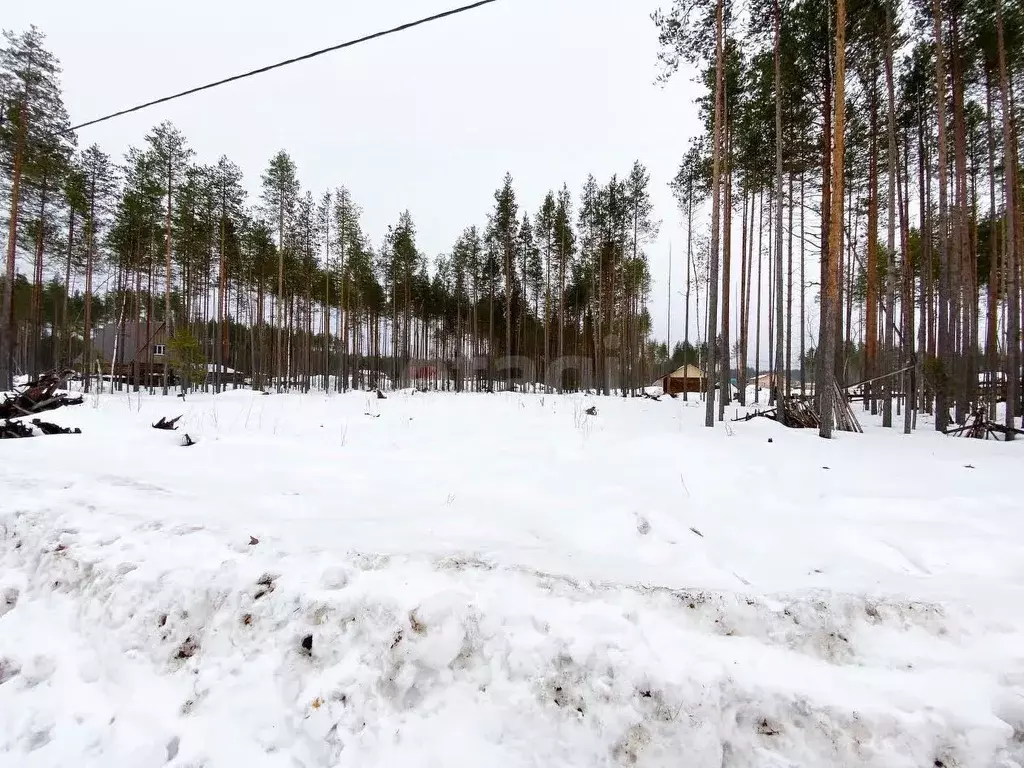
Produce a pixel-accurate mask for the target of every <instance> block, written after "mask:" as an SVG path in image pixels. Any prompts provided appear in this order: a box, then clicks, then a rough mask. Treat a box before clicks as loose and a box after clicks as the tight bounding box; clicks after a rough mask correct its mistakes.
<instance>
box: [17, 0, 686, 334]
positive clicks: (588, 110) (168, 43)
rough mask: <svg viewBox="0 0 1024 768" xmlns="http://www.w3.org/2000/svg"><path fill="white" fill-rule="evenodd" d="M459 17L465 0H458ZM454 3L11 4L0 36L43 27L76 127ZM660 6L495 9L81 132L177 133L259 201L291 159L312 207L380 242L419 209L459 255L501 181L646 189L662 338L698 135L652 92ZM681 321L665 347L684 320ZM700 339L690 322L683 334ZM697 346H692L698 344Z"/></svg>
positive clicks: (421, 225) (122, 143) (671, 99)
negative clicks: (616, 183) (265, 178)
mask: <svg viewBox="0 0 1024 768" xmlns="http://www.w3.org/2000/svg"><path fill="white" fill-rule="evenodd" d="M463 2H464V0H463ZM463 2H460V0H376V1H372V2H371V0H334V1H333V2H332V1H331V0H291V2H288V3H286V4H283V5H282V4H281V3H278V2H273V3H271V2H268V1H267V0H216V2H214V0H205V1H201V0H176V1H175V2H174V3H172V4H170V5H167V6H166V8H164V7H161V8H160V9H159V10H157V9H155V8H153V7H152V6H151V4H149V3H147V4H145V5H146V6H147V8H146V9H145V10H142V6H143V3H141V2H140V1H139V0H97V1H96V2H82V0H46V1H45V2H36V3H17V4H15V3H9V4H7V5H8V6H9V7H5V8H4V13H3V20H2V22H0V23H2V25H3V26H4V27H5V28H7V29H16V30H20V29H22V28H25V27H27V26H28V25H29V24H30V23H35V24H36V25H37V26H39V27H40V28H41V29H42V30H43V31H44V32H45V33H46V35H47V38H48V45H49V47H50V49H51V50H52V51H53V52H54V53H55V54H56V55H57V56H58V58H60V60H61V61H62V63H63V65H64V69H65V72H64V90H65V98H66V101H67V104H68V108H69V111H70V113H71V117H72V120H73V121H74V122H76V123H78V122H84V121H86V120H89V119H91V118H94V117H98V116H101V115H103V114H107V113H108V112H113V111H116V110H118V109H121V108H123V107H127V106H130V105H133V104H135V103H138V102H142V101H148V100H150V99H152V98H156V97H159V96H163V95H166V94H169V93H172V92H177V91H179V90H184V89H185V88H188V87H191V86H194V85H199V84H201V83H204V82H208V81H210V80H214V79H219V78H221V77H224V76H228V75H231V74H235V73H238V72H241V71H245V70H248V69H252V68H255V67H258V66H262V65H265V64H268V63H271V62H275V61H278V60H281V59H285V58H290V57H292V56H295V55H300V54H302V53H306V52H308V51H311V50H314V49H317V48H322V47H326V46H329V45H332V44H335V43H338V42H342V41H344V40H348V39H352V38H355V37H359V36H362V35H365V34H368V33H371V32H375V31H378V30H380V29H385V28H388V27H391V26H396V25H397V24H400V23H404V22H406V21H411V20H413V19H415V18H419V17H422V16H427V15H430V14H432V13H437V12H440V11H443V10H447V9H448V8H451V7H454V6H456V5H461V4H463ZM662 4H667V2H664V1H663V2H659V0H501V2H499V3H497V4H495V5H493V6H487V7H484V8H483V9H480V10H477V11H473V12H471V13H468V14H465V15H462V16H459V17H456V18H453V19H447V20H444V21H441V22H437V23H436V24H432V25H429V26H426V27H423V28H419V29H416V30H412V31H409V32H404V33H402V34H399V35H396V36H392V37H389V38H385V39H383V40H379V41H374V42H371V43H368V44H365V45H362V46H359V47H356V48H353V49H349V50H345V51H340V52H337V53H332V54H328V55H326V56H324V57H321V58H318V59H314V60H312V61H309V62H303V63H300V64H296V65H293V66H290V67H286V68H284V69H281V70H277V71H274V72H271V73H268V74H265V75H260V76H258V77H256V78H252V79H249V80H245V81H242V82H239V83H233V84H231V85H227V86H224V87H222V88H218V89H215V90H213V91H210V92H206V93H202V94H198V95H195V96H189V97H187V98H185V99H182V100H180V101H176V102H172V103H170V104H164V105H159V106H157V107H153V108H151V109H148V110H145V111H143V112H141V113H137V114H134V115H129V116H126V117H122V118H118V119H117V120H115V121H111V122H109V123H105V124H101V125H97V126H94V127H91V128H87V129H84V130H83V131H82V132H81V133H80V136H79V141H80V143H81V144H82V145H83V146H85V145H88V144H90V143H92V142H97V143H99V144H100V145H101V147H103V149H104V150H105V151H107V152H109V153H110V154H111V155H113V156H114V157H115V158H118V159H120V158H121V157H122V156H123V153H124V151H125V150H126V149H127V147H128V146H130V145H132V144H135V145H141V143H142V141H143V137H144V135H145V134H146V132H147V131H148V130H149V129H150V128H151V127H152V126H154V125H156V124H157V123H159V122H160V121H161V120H164V119H170V120H172V121H173V122H174V123H175V124H177V125H178V127H179V128H181V129H182V131H183V132H184V133H185V135H186V136H187V137H188V140H189V143H190V145H191V147H192V148H193V149H194V150H196V159H197V160H198V161H201V162H213V161H215V160H216V159H217V158H218V157H219V156H220V155H221V154H227V155H228V156H229V157H230V158H231V159H232V160H234V161H235V162H236V163H238V164H239V165H240V166H241V167H242V169H243V170H244V171H245V173H246V183H247V185H248V187H249V189H250V192H254V193H255V192H258V185H259V177H260V174H261V173H262V171H263V169H264V167H265V166H266V163H267V161H268V160H269V158H270V157H271V155H272V154H274V153H275V152H276V151H277V150H279V149H282V148H283V149H286V150H287V151H288V152H289V153H290V154H291V156H292V158H293V159H294V160H295V162H296V163H297V165H298V169H299V175H300V178H301V181H302V184H303V187H304V189H310V190H311V191H312V192H313V193H314V195H319V194H321V193H322V192H323V191H324V190H325V189H327V188H333V187H335V186H337V185H339V184H344V185H346V186H347V187H348V188H349V189H350V191H351V192H352V194H353V196H354V197H355V199H356V200H357V201H358V202H359V203H360V205H361V206H362V207H363V210H364V216H363V224H364V227H365V229H366V231H367V232H368V234H370V236H371V237H372V239H373V242H374V243H379V242H380V240H381V238H382V237H383V235H384V233H385V229H386V227H387V225H388V224H390V223H393V222H394V221H395V220H396V219H397V218H398V215H399V213H400V212H401V211H402V210H404V209H406V208H408V209H409V210H410V211H411V212H412V214H413V218H414V220H415V222H416V224H417V227H418V235H419V245H420V247H421V249H422V250H424V251H425V252H426V253H427V254H428V255H429V256H431V257H433V256H436V255H437V254H438V253H442V252H445V251H447V250H448V249H449V248H450V247H451V245H452V244H453V243H454V241H455V239H456V237H457V236H458V235H459V233H460V232H461V231H462V229H463V228H465V227H466V226H469V225H471V224H478V225H482V224H483V223H484V222H485V220H486V215H487V213H488V211H489V210H490V207H491V204H492V202H493V198H492V195H493V192H494V190H495V189H496V188H497V187H498V186H499V185H500V183H501V180H502V177H503V175H504V173H505V171H509V172H511V173H512V175H513V177H514V179H515V184H516V191H517V193H518V195H519V201H520V206H521V207H522V206H525V207H526V208H527V209H528V210H529V211H530V212H531V214H532V213H534V212H535V211H536V209H537V208H538V207H539V205H540V203H541V201H542V199H543V196H544V194H545V192H546V191H547V190H548V189H551V188H555V189H557V188H559V187H560V186H561V185H562V183H563V182H568V184H569V187H570V189H571V190H572V191H573V194H574V197H575V196H576V195H577V194H578V192H579V189H580V187H581V186H582V183H583V181H584V179H585V178H586V175H587V174H588V173H593V174H594V175H595V176H596V177H597V178H598V180H599V181H601V180H605V179H606V178H608V177H609V176H610V175H611V174H612V173H614V172H618V173H620V174H625V173H628V171H629V169H630V167H631V165H632V162H633V160H634V159H639V160H641V161H642V162H643V163H644V164H645V165H646V166H647V167H648V169H649V170H650V172H651V176H652V193H653V197H654V202H655V205H656V207H657V214H658V217H659V218H661V219H662V220H663V221H664V224H663V227H662V231H661V236H660V238H659V239H658V241H657V242H655V243H654V244H652V245H651V247H650V248H649V255H650V262H651V271H652V273H653V275H654V278H655V287H654V295H653V303H652V313H653V314H654V320H655V332H656V335H657V336H658V337H659V338H661V339H664V337H665V331H666V308H667V304H666V302H667V286H666V281H665V276H666V273H667V269H668V250H669V244H670V242H671V243H674V247H675V252H676V258H675V259H674V270H673V271H674V274H675V277H674V279H673V293H675V291H676V290H677V289H679V288H682V281H683V271H684V270H683V264H684V262H683V259H682V257H681V254H682V253H683V250H682V249H683V247H684V244H685V233H684V230H683V227H682V225H681V219H680V216H679V214H678V212H677V209H676V206H675V203H674V200H673V198H672V195H671V192H670V191H669V189H668V186H667V185H668V182H669V181H670V180H671V179H672V177H673V176H674V174H675V171H676V169H677V167H678V163H679V160H680V158H681V157H682V155H683V152H684V151H685V148H686V145H687V141H688V139H689V137H690V136H692V135H694V134H695V133H696V132H697V131H698V130H699V125H698V121H697V110H696V107H695V106H694V104H693V99H694V96H695V95H696V94H697V93H698V89H697V88H696V87H695V86H694V85H693V84H692V82H691V74H690V73H688V72H682V73H680V74H679V75H677V77H676V78H675V79H674V80H673V81H672V82H671V83H670V84H669V85H668V86H665V87H663V86H660V85H657V84H655V82H654V81H655V78H656V75H657V74H658V66H657V60H656V53H657V37H656V34H657V32H656V28H655V27H654V24H653V23H652V22H651V21H650V18H649V15H650V13H651V11H653V10H654V9H655V8H657V7H658V6H659V5H662ZM674 300H675V304H674V306H673V318H672V325H673V332H672V338H673V340H679V339H680V338H681V337H682V324H683V305H682V300H681V299H680V298H679V297H678V296H676V297H675V299H674ZM691 323H692V324H693V323H694V321H693V320H692V319H691ZM691 335H695V332H694V331H693V330H691Z"/></svg>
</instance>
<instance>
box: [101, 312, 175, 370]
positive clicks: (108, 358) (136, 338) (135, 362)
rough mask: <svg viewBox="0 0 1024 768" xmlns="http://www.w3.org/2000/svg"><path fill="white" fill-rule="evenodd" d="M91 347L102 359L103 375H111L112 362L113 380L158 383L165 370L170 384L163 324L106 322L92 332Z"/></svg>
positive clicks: (164, 326)
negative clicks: (121, 379)
mask: <svg viewBox="0 0 1024 768" xmlns="http://www.w3.org/2000/svg"><path fill="white" fill-rule="evenodd" d="M92 345H93V349H94V350H95V351H96V353H97V354H98V355H99V356H100V357H101V358H102V360H103V368H104V370H103V373H104V374H108V373H109V372H110V370H111V367H110V366H111V362H113V371H114V377H115V378H125V379H126V380H127V381H128V383H129V384H135V383H136V381H137V382H138V383H139V384H140V385H147V386H148V385H149V384H154V385H156V384H160V383H161V382H162V381H163V376H164V370H165V369H167V370H168V377H169V380H171V381H173V371H171V370H170V369H169V366H170V359H169V357H168V349H167V328H166V325H165V324H164V323H155V322H154V323H146V322H138V323H136V322H126V323H123V324H121V325H118V324H117V323H109V324H107V325H104V326H102V327H100V328H97V329H96V330H95V331H93V335H92Z"/></svg>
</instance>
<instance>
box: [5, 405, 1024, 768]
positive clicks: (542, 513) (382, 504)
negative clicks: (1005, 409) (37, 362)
mask: <svg viewBox="0 0 1024 768" xmlns="http://www.w3.org/2000/svg"><path fill="white" fill-rule="evenodd" d="M592 404H594V405H596V406H597V408H598V415H597V416H593V417H591V416H587V415H586V414H585V413H584V409H585V408H586V407H587V406H589V405H592ZM730 410H732V409H730ZM179 413H182V414H184V418H183V419H182V421H181V427H182V429H181V430H180V431H179V432H177V433H168V432H160V431H156V430H153V429H151V428H150V426H149V425H150V424H151V423H152V422H154V421H156V420H157V418H158V417H160V416H177V415H178V414H179ZM730 415H732V414H731V413H730ZM52 420H53V421H56V422H58V423H60V424H61V425H63V426H78V427H81V429H82V431H83V434H82V435H69V436H55V437H41V438H38V439H32V440H11V441H4V442H2V443H0V766H2V767H3V768H8V766H10V767H11V768H14V767H17V768H43V767H46V768H50V767H54V768H55V767H57V766H60V767H61V768H64V767H65V766H75V768H101V767H102V768H150V767H151V766H152V767H153V768H156V767H157V766H168V767H169V768H234V767H235V766H245V767H246V768H278V767H280V768H296V766H302V767H303V768H314V767H319V766H332V767H333V766H344V767H346V768H348V767H352V768H355V766H360V767H364V766H402V767H403V768H418V767H420V766H423V767H424V768H426V767H428V766H429V767H433V766H438V767H441V766H444V767H445V768H449V767H451V768H458V767H461V766H467V767H468V766H473V767H474V768H477V767H478V766H488V767H490V766H494V767H495V768H506V767H510V768H511V767H516V768H518V767H519V766H537V767H538V768H539V767H541V766H543V767H544V768H548V767H550V766H573V767H576V766H579V767H580V768H582V767H583V766H588V767H589V766H633V765H635V766H687V768H704V767H705V766H707V767H708V768H711V767H713V768H720V766H729V767H730V768H739V767H741V766H750V767H751V768H753V767H755V766H756V767H757V768H782V767H783V766H814V767H819V766H843V767H844V768H845V767H849V766H878V767H879V768H883V767H884V768H902V767H904V766H906V767H907V768H910V767H911V766H913V767H914V768H917V767H919V766H926V767H932V768H934V767H936V766H944V767H945V768H955V767H963V768H965V767H970V768H974V767H975V766H977V767H978V768H981V767H988V766H1000V767H1002V768H1009V767H1010V766H1016V767H1017V768H1020V766H1024V514H1022V512H1024V509H1022V507H1024V505H1022V503H1021V501H1020V482H1021V476H1020V475H1019V474H1018V472H1020V471H1021V467H1024V462H1022V458H1024V454H1022V451H1024V443H1018V444H1009V445H1008V444H1002V443H991V442H981V441H973V440H966V439H953V438H946V437H942V436H939V435H936V434H935V433H933V432H931V431H929V430H928V429H927V427H925V425H922V429H921V431H920V432H918V433H917V434H914V435H912V436H909V437H908V436H904V435H902V434H900V433H899V431H886V430H882V429H881V428H878V427H876V426H873V420H872V419H871V417H865V418H864V419H863V421H864V423H865V425H866V429H867V433H866V434H864V435H848V434H843V435H840V436H839V437H838V439H836V440H834V441H832V442H825V441H821V440H819V439H818V438H817V437H816V435H815V434H813V433H812V432H809V431H789V430H784V429H782V428H779V427H777V426H776V425H775V424H774V423H771V422H768V421H766V420H763V419H755V420H753V421H751V422H749V423H743V422H741V423H735V424H732V423H730V424H727V425H719V426H718V427H717V428H716V429H714V430H705V429H704V428H703V427H702V426H700V425H701V424H702V422H703V407H702V405H700V404H699V403H696V402H691V403H689V404H687V403H684V402H683V401H682V399H681V398H680V399H676V400H669V399H663V400H662V401H661V402H653V401H650V400H628V401H624V400H620V399H614V398H600V399H593V400H591V399H587V398H583V397H580V396H573V397H570V396H566V397H557V396H540V395H490V396H489V395H450V394H423V393H417V394H411V393H408V392H406V393H395V394H393V395H391V396H390V397H389V399H387V400H380V401H378V400H377V399H376V398H372V397H368V396H367V395H365V394H358V393H353V394H348V395H344V396H338V395H334V396H330V397H328V396H324V395H322V394H320V395H308V396H300V395H270V396H260V395H253V394H251V393H249V392H247V391H238V392H230V393H227V394H224V395H221V396H219V397H214V396H212V395H211V396H202V395H194V396H193V395H190V396H189V397H188V398H187V400H186V401H185V402H182V401H180V400H177V399H174V398H168V399H163V398H159V397H157V398H148V397H146V396H143V397H142V398H138V397H137V396H135V395H134V394H132V395H131V396H127V395H125V394H120V395H105V396H101V397H94V396H93V397H87V401H86V404H85V405H83V406H79V407H77V408H67V409H62V410H60V411H57V412H54V413H53V414H52ZM183 432H187V433H188V434H189V435H191V436H192V437H193V438H194V439H195V440H197V441H198V442H197V444H196V445H194V446H192V447H190V448H184V447H181V445H180V441H181V438H182V433H183ZM250 537H255V539H258V542H255V539H250ZM251 542H253V543H251ZM305 646H308V647H305Z"/></svg>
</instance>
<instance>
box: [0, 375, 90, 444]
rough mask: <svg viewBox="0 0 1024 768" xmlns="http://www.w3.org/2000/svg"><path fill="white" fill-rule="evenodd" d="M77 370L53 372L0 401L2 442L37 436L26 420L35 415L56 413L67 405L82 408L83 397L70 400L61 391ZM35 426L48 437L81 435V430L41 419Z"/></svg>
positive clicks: (0, 436)
mask: <svg viewBox="0 0 1024 768" xmlns="http://www.w3.org/2000/svg"><path fill="white" fill-rule="evenodd" d="M73 374H74V371H71V370H62V371H50V372H49V373H44V374H43V375H42V376H40V377H39V378H38V379H36V380H35V381H30V382H28V384H26V385H25V386H23V387H21V388H20V389H18V390H16V391H15V392H14V394H13V395H7V396H5V397H4V399H3V402H0V440H9V439H13V438H22V437H34V436H35V434H36V433H35V431H34V430H33V429H32V427H30V426H28V425H27V424H25V423H24V422H22V421H17V419H21V418H23V417H25V416H34V415H35V414H38V413H43V412H45V411H52V410H55V409H57V408H61V407H63V406H65V405H81V404H82V396H81V395H79V396H78V397H69V396H68V394H67V393H66V392H58V390H59V389H61V387H62V386H63V385H64V382H66V381H67V380H68V378H70V377H71V376H72V375H73ZM32 423H33V424H34V425H35V426H36V427H37V428H38V429H39V431H40V432H41V433H42V434H44V435H72V434H74V435H80V434H82V430H80V429H65V428H64V427H60V426H58V425H57V424H52V423H50V422H48V421H42V420H41V419H33V420H32Z"/></svg>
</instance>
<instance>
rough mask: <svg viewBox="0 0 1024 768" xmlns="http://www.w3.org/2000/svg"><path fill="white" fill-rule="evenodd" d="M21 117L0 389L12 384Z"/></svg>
mask: <svg viewBox="0 0 1024 768" xmlns="http://www.w3.org/2000/svg"><path fill="white" fill-rule="evenodd" d="M26 130H27V129H26V126H25V122H24V120H22V122H21V127H20V129H19V131H18V142H17V147H16V149H15V151H14V169H13V171H12V173H11V215H10V218H9V219H8V222H7V265H6V270H5V278H4V291H3V301H2V304H0V389H7V390H9V389H12V388H13V387H14V348H15V330H14V278H15V254H16V253H17V245H18V214H19V207H18V206H19V203H20V201H21V176H22V168H23V165H24V155H25V143H26V138H25V133H26Z"/></svg>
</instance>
